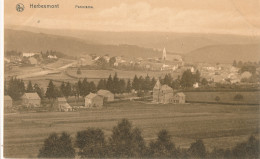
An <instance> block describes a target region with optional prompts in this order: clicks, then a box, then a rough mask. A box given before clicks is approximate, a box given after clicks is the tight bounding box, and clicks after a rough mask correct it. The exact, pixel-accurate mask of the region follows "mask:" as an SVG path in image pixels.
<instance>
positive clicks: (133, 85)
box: [132, 75, 139, 91]
mask: <svg viewBox="0 0 260 159" xmlns="http://www.w3.org/2000/svg"><path fill="white" fill-rule="evenodd" d="M132 88H133V89H135V90H136V91H137V90H139V79H138V78H137V76H136V75H135V77H134V79H133V82H132Z"/></svg>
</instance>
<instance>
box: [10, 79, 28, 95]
mask: <svg viewBox="0 0 260 159" xmlns="http://www.w3.org/2000/svg"><path fill="white" fill-rule="evenodd" d="M24 92H25V86H24V82H23V80H21V79H16V78H13V77H12V78H11V79H10V80H9V82H8V87H7V94H8V95H9V96H10V97H11V98H12V99H14V100H18V99H19V98H20V97H21V96H22V95H23V94H24Z"/></svg>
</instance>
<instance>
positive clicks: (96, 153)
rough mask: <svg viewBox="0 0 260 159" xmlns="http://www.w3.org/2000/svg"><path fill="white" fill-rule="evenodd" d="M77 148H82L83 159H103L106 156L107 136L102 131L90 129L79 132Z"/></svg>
mask: <svg viewBox="0 0 260 159" xmlns="http://www.w3.org/2000/svg"><path fill="white" fill-rule="evenodd" d="M76 146H77V147H78V148H80V153H79V155H80V156H81V157H82V158H103V157H105V154H106V143H105V135H104V132H103V131H102V130H101V129H94V128H89V129H88V130H84V131H79V132H78V133H77V136H76Z"/></svg>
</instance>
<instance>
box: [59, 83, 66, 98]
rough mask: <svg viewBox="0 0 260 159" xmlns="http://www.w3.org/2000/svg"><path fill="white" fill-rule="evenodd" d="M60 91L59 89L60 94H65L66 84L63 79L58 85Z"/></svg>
mask: <svg viewBox="0 0 260 159" xmlns="http://www.w3.org/2000/svg"><path fill="white" fill-rule="evenodd" d="M60 91H61V93H62V95H63V96H65V94H66V86H65V82H64V81H63V82H62V83H61V85H60Z"/></svg>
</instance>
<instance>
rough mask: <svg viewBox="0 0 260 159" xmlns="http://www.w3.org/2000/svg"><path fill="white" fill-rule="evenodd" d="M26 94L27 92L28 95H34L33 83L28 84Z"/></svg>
mask: <svg viewBox="0 0 260 159" xmlns="http://www.w3.org/2000/svg"><path fill="white" fill-rule="evenodd" d="M26 92H27V93H32V92H34V90H33V86H32V82H31V81H29V83H28V85H27V89H26Z"/></svg>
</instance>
